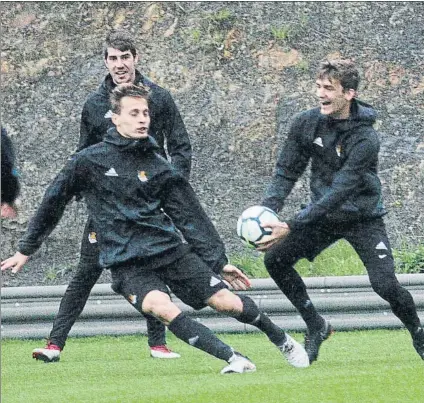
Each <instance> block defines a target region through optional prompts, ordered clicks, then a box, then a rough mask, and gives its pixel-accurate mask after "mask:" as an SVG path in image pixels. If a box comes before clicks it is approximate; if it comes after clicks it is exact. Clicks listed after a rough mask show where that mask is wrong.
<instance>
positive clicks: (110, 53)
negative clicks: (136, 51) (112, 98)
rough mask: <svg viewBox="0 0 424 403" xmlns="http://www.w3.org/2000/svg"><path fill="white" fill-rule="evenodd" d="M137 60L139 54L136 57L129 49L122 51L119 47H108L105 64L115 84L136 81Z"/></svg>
mask: <svg viewBox="0 0 424 403" xmlns="http://www.w3.org/2000/svg"><path fill="white" fill-rule="evenodd" d="M137 61H138V56H135V57H134V56H133V54H132V53H131V52H130V51H129V50H126V51H124V52H121V51H120V50H119V49H115V48H107V58H106V59H105V64H106V67H107V69H108V70H109V73H110V75H111V76H112V80H113V82H114V83H115V84H124V83H133V82H134V80H135V65H136V64H137Z"/></svg>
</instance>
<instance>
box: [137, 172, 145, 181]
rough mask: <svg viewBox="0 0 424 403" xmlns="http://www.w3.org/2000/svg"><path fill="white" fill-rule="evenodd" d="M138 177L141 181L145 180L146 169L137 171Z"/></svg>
mask: <svg viewBox="0 0 424 403" xmlns="http://www.w3.org/2000/svg"><path fill="white" fill-rule="evenodd" d="M137 176H138V179H140V180H141V182H147V181H148V179H147V176H146V171H138V175H137Z"/></svg>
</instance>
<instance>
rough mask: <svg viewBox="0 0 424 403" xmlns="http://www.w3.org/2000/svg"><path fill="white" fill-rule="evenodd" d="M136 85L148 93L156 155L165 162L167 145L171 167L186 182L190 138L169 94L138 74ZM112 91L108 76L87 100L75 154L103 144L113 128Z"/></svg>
mask: <svg viewBox="0 0 424 403" xmlns="http://www.w3.org/2000/svg"><path fill="white" fill-rule="evenodd" d="M135 84H143V85H144V86H146V87H148V88H149V89H150V96H149V98H150V99H149V113H150V129H149V134H150V135H151V136H152V137H153V138H154V139H155V140H156V142H157V143H158V145H159V147H160V149H158V150H157V152H158V153H160V154H161V155H162V157H164V158H166V154H165V147H164V144H165V141H166V147H167V151H168V154H169V156H170V157H171V162H172V165H174V166H175V167H176V168H177V169H178V170H179V171H180V172H181V173H182V174H183V175H184V177H185V178H186V179H188V178H189V176H190V169H191V157H192V149H191V144H190V138H189V136H188V133H187V130H186V128H185V126H184V122H183V120H182V118H181V115H180V113H179V111H178V108H177V106H176V105H175V102H174V100H173V99H172V96H171V94H170V93H169V91H167V90H165V89H164V88H162V87H160V86H158V85H157V84H155V83H153V82H151V81H150V80H149V79H148V78H147V77H145V76H142V75H141V74H140V73H139V72H138V71H136V75H135ZM115 87H116V84H115V83H114V82H113V80H112V77H111V75H110V74H108V75H107V76H106V77H105V79H104V81H103V82H102V84H101V85H100V86H99V88H98V89H97V91H95V92H93V93H92V94H90V95H89V97H88V98H87V100H86V102H85V104H84V107H83V110H82V114H81V126H80V139H79V144H78V150H77V151H81V150H83V149H84V148H86V147H88V146H91V145H93V144H96V143H99V142H100V141H102V140H103V136H104V135H105V134H106V132H107V131H108V129H109V128H111V127H114V124H113V123H112V120H111V116H112V113H111V110H110V109H111V105H110V100H109V97H110V93H111V92H112V91H113V89H114V88H115Z"/></svg>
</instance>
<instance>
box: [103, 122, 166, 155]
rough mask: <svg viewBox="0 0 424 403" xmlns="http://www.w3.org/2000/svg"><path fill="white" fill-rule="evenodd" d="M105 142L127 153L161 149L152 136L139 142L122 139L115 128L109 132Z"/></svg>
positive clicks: (138, 140)
mask: <svg viewBox="0 0 424 403" xmlns="http://www.w3.org/2000/svg"><path fill="white" fill-rule="evenodd" d="M103 141H104V142H105V143H109V144H113V145H114V146H117V147H119V148H120V149H122V150H125V151H137V152H140V151H141V152H146V151H156V150H159V148H160V147H159V145H158V143H157V142H156V140H155V139H154V138H153V137H151V136H148V137H146V138H143V139H137V140H135V139H129V138H126V137H122V136H121V135H120V134H119V133H118V131H117V130H116V128H115V127H111V128H110V129H109V130H108V131H107V133H106V135H105V137H104V139H103Z"/></svg>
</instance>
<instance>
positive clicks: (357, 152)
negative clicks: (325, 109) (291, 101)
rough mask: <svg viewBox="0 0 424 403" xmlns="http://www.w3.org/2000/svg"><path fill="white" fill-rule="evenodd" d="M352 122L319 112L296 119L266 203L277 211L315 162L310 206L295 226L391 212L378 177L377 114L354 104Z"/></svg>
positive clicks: (266, 197)
mask: <svg viewBox="0 0 424 403" xmlns="http://www.w3.org/2000/svg"><path fill="white" fill-rule="evenodd" d="M350 112H351V113H350V117H349V118H348V119H346V120H337V119H333V118H331V117H328V116H325V115H322V114H321V113H320V110H319V108H314V109H311V110H308V111H305V112H302V113H300V114H299V115H297V116H296V117H295V119H294V121H293V123H292V125H291V127H290V130H289V134H288V138H287V141H286V143H285V146H284V148H283V149H282V151H281V153H280V155H279V158H278V161H277V166H276V171H275V174H274V177H273V180H272V182H271V184H270V186H269V187H268V189H267V192H266V195H265V199H264V200H263V202H262V204H263V205H265V206H267V207H269V208H271V209H273V210H274V211H276V212H278V211H280V209H281V208H282V207H283V204H284V201H285V199H286V197H287V196H288V195H289V193H290V192H291V190H292V188H293V186H294V184H295V183H296V181H297V180H298V179H299V177H300V176H301V175H302V173H303V172H304V171H305V169H306V167H307V165H308V163H309V161H311V177H310V189H311V203H310V204H309V205H308V206H307V207H306V208H305V209H304V210H302V211H300V213H299V214H298V215H297V216H296V217H295V218H294V219H293V220H291V221H289V224H290V226H291V227H292V228H293V227H296V226H297V227H299V226H303V225H305V224H311V223H314V222H316V221H317V220H320V219H323V218H326V219H328V220H331V221H334V222H340V221H356V220H361V219H364V218H372V217H381V216H383V215H384V214H385V213H386V212H385V210H384V207H383V203H382V199H381V183H380V180H379V178H378V176H377V165H378V152H379V148H380V143H379V139H378V135H377V133H376V131H375V130H374V129H373V127H372V125H373V123H374V122H375V119H376V113H375V111H374V109H373V108H372V107H371V106H370V105H368V104H366V103H364V102H361V101H358V100H353V102H352V105H351V111H350Z"/></svg>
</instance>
